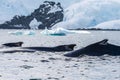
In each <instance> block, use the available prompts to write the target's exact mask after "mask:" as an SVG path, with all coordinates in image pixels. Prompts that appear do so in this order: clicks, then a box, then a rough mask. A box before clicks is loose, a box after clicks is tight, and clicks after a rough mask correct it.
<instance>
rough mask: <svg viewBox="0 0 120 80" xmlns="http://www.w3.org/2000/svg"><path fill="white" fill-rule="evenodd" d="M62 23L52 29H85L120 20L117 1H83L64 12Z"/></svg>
mask: <svg viewBox="0 0 120 80" xmlns="http://www.w3.org/2000/svg"><path fill="white" fill-rule="evenodd" d="M64 14H65V17H64V21H63V22H60V23H58V24H56V25H55V26H54V27H59V26H61V27H63V28H66V29H76V28H87V27H91V26H95V25H98V24H100V23H102V22H106V21H111V20H118V19H120V1H119V0H83V1H80V2H78V3H75V4H73V5H71V6H70V7H68V8H67V9H66V10H65V13H64Z"/></svg>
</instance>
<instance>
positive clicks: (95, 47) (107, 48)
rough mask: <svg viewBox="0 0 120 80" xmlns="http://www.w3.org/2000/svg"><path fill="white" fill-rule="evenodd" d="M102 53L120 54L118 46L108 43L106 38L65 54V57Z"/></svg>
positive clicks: (98, 54)
mask: <svg viewBox="0 0 120 80" xmlns="http://www.w3.org/2000/svg"><path fill="white" fill-rule="evenodd" d="M104 54H108V55H112V56H117V55H120V46H117V45H114V44H110V43H108V39H104V40H102V41H99V42H96V43H93V44H90V45H88V46H86V47H84V48H81V49H78V50H75V51H72V52H70V53H67V54H65V55H64V56H67V57H79V56H81V55H89V56H102V55H104Z"/></svg>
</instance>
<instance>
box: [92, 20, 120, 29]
mask: <svg viewBox="0 0 120 80" xmlns="http://www.w3.org/2000/svg"><path fill="white" fill-rule="evenodd" d="M93 28H101V29H120V20H112V21H107V22H103V23H101V24H98V25H97V26H94V27H93Z"/></svg>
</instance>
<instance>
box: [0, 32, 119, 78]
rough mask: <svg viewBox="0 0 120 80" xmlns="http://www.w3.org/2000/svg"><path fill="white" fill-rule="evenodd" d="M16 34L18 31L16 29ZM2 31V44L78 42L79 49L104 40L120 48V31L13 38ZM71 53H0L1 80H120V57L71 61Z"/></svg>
mask: <svg viewBox="0 0 120 80" xmlns="http://www.w3.org/2000/svg"><path fill="white" fill-rule="evenodd" d="M12 31H13V32H14V31H15V30H12ZM9 32H10V30H0V37H1V38H0V44H3V43H8V42H17V41H23V42H24V44H23V46H24V47H25V46H57V45H61V44H72V43H75V44H77V46H76V47H75V49H79V48H81V47H85V46H87V45H89V44H92V43H95V42H97V41H100V40H103V39H106V38H107V39H109V42H110V43H112V44H116V45H120V37H119V34H120V32H119V31H90V34H81V33H79V34H67V35H66V36H46V35H43V34H41V33H40V32H41V31H40V30H37V31H35V34H34V35H19V36H18V35H11V34H9ZM65 53H67V52H59V53H57V52H55V53H53V52H45V51H41V52H35V53H27V52H25V53H22V52H17V53H13V54H9V53H7V54H3V53H0V64H1V65H0V80H30V79H41V80H119V79H120V56H109V55H104V56H101V57H97V56H94V57H92V56H83V57H80V58H68V57H65V56H63V54H65Z"/></svg>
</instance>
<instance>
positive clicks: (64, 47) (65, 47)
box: [2, 44, 76, 53]
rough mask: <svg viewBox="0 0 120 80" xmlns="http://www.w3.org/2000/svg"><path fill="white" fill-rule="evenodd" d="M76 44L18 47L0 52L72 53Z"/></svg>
mask: <svg viewBox="0 0 120 80" xmlns="http://www.w3.org/2000/svg"><path fill="white" fill-rule="evenodd" d="M75 46H76V44H68V45H60V46H55V47H20V48H17V49H12V50H6V51H2V53H14V52H35V51H47V52H62V51H72V50H74V47H75Z"/></svg>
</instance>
